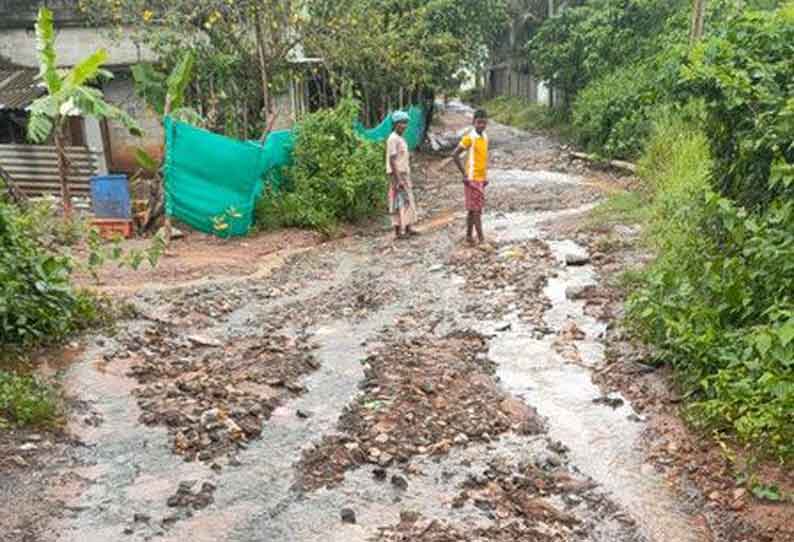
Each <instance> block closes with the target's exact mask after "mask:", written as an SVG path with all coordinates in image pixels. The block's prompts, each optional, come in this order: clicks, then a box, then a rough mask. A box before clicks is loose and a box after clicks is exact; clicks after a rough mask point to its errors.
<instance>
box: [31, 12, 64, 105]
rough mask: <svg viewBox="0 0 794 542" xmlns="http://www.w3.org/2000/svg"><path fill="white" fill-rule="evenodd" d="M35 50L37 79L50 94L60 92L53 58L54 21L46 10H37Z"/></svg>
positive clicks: (50, 13)
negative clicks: (36, 54)
mask: <svg viewBox="0 0 794 542" xmlns="http://www.w3.org/2000/svg"><path fill="white" fill-rule="evenodd" d="M36 49H37V51H38V56H39V78H40V79H41V80H42V81H44V84H45V85H46V86H47V90H48V91H49V93H50V94H55V93H56V92H58V91H59V90H61V85H62V82H61V77H60V75H58V70H57V59H56V56H55V19H54V17H53V15H52V11H50V10H49V9H47V8H41V9H40V10H39V16H38V19H37V20H36Z"/></svg>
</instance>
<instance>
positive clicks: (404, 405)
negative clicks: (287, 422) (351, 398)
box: [298, 332, 543, 490]
mask: <svg viewBox="0 0 794 542" xmlns="http://www.w3.org/2000/svg"><path fill="white" fill-rule="evenodd" d="M389 335H390V334H389V333H388V332H387V337H388V336H389ZM486 350H487V343H486V340H485V338H484V337H483V336H481V335H479V334H477V333H473V332H457V333H452V334H449V335H447V336H445V337H443V338H441V339H439V338H436V337H432V336H420V337H417V338H413V339H405V338H402V337H401V338H396V339H391V340H388V338H387V340H386V341H385V345H384V346H382V347H381V348H380V349H378V350H377V351H375V352H374V353H373V354H372V355H370V356H369V357H368V358H367V360H366V361H365V363H366V366H365V374H366V378H365V380H364V382H363V383H362V385H361V388H362V390H363V393H362V394H361V395H360V396H359V397H358V398H357V399H356V401H355V402H354V403H352V405H350V406H349V407H347V410H346V412H345V413H344V414H343V416H342V417H341V419H340V421H339V427H338V429H339V431H340V434H338V435H330V436H326V437H325V438H324V439H323V440H322V441H321V442H320V443H319V444H317V445H316V446H314V447H313V448H311V449H309V450H306V451H305V452H304V455H303V458H302V460H301V462H300V464H299V465H298V467H299V472H300V477H299V484H298V485H299V486H300V487H301V488H303V489H307V490H311V489H316V488H318V487H322V486H334V485H336V484H339V483H340V482H341V481H342V480H343V479H344V473H345V471H346V470H348V469H352V468H356V467H358V466H361V465H364V464H373V465H378V466H379V467H381V468H382V469H386V468H388V467H392V466H400V467H402V468H403V469H404V470H407V471H409V472H410V465H409V462H410V460H411V458H412V457H415V456H418V455H442V454H446V453H447V452H448V451H449V450H450V448H452V447H453V446H458V445H460V446H463V445H466V444H468V443H469V442H475V441H479V442H488V441H490V440H491V438H492V437H494V436H496V435H498V434H501V433H504V432H507V431H511V430H512V431H516V432H519V433H521V434H535V433H539V432H541V431H542V427H543V426H542V422H541V420H540V419H539V418H538V416H537V414H536V413H535V412H534V411H533V410H532V409H531V408H530V407H528V406H526V405H525V404H524V403H522V402H521V401H517V400H515V399H512V398H510V397H509V396H508V395H506V394H505V393H503V392H502V391H501V390H500V389H499V388H498V387H497V385H496V382H495V379H494V377H493V376H492V373H493V366H492V364H491V363H490V362H489V361H488V359H487V358H486V357H485V352H486ZM380 472H381V476H383V477H384V478H385V477H386V474H385V471H380ZM395 483H400V482H399V480H398V481H396V482H395Z"/></svg>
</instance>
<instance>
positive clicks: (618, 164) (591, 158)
mask: <svg viewBox="0 0 794 542" xmlns="http://www.w3.org/2000/svg"><path fill="white" fill-rule="evenodd" d="M571 156H573V157H574V158H578V159H580V160H586V161H587V162H593V163H595V164H607V165H609V166H610V167H613V168H615V169H620V170H623V171H628V172H630V173H637V166H636V165H634V164H632V163H631V162H624V161H623V160H604V159H603V158H599V157H598V156H596V155H594V154H587V153H584V152H572V153H571Z"/></svg>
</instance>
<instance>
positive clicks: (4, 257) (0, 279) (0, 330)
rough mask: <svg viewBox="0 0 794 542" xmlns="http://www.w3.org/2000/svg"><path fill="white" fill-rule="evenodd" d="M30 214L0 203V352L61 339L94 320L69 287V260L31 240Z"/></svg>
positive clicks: (88, 304) (84, 299) (86, 301)
mask: <svg viewBox="0 0 794 542" xmlns="http://www.w3.org/2000/svg"><path fill="white" fill-rule="evenodd" d="M32 216H33V217H35V215H31V214H29V213H24V212H21V211H20V210H18V209H17V208H16V207H14V206H13V205H11V204H7V203H4V202H2V201H0V350H2V349H5V348H8V347H26V346H31V345H34V344H41V343H46V342H53V341H57V340H60V339H62V338H64V337H65V336H67V335H69V334H70V333H72V332H74V331H75V330H76V329H78V328H79V327H80V326H81V325H83V324H84V323H85V321H86V320H87V319H89V320H90V319H92V318H94V317H95V316H96V314H95V310H96V308H95V305H94V303H93V300H92V299H91V298H90V297H88V296H87V295H85V294H80V293H78V292H76V291H75V290H74V289H73V288H72V286H71V282H70V278H69V273H70V272H71V270H72V261H71V259H70V258H68V257H65V256H60V255H57V254H55V253H53V252H51V251H49V250H47V249H46V248H44V247H43V246H42V245H41V244H39V243H38V242H37V240H36V239H35V238H34V237H33V236H32V230H34V228H33V226H34V225H32V223H31V217H32Z"/></svg>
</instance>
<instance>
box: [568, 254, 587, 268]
mask: <svg viewBox="0 0 794 542" xmlns="http://www.w3.org/2000/svg"><path fill="white" fill-rule="evenodd" d="M589 263H590V257H589V256H588V255H587V254H581V253H573V252H569V253H567V254H566V255H565V265H568V266H571V267H574V266H581V265H587V264H589Z"/></svg>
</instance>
